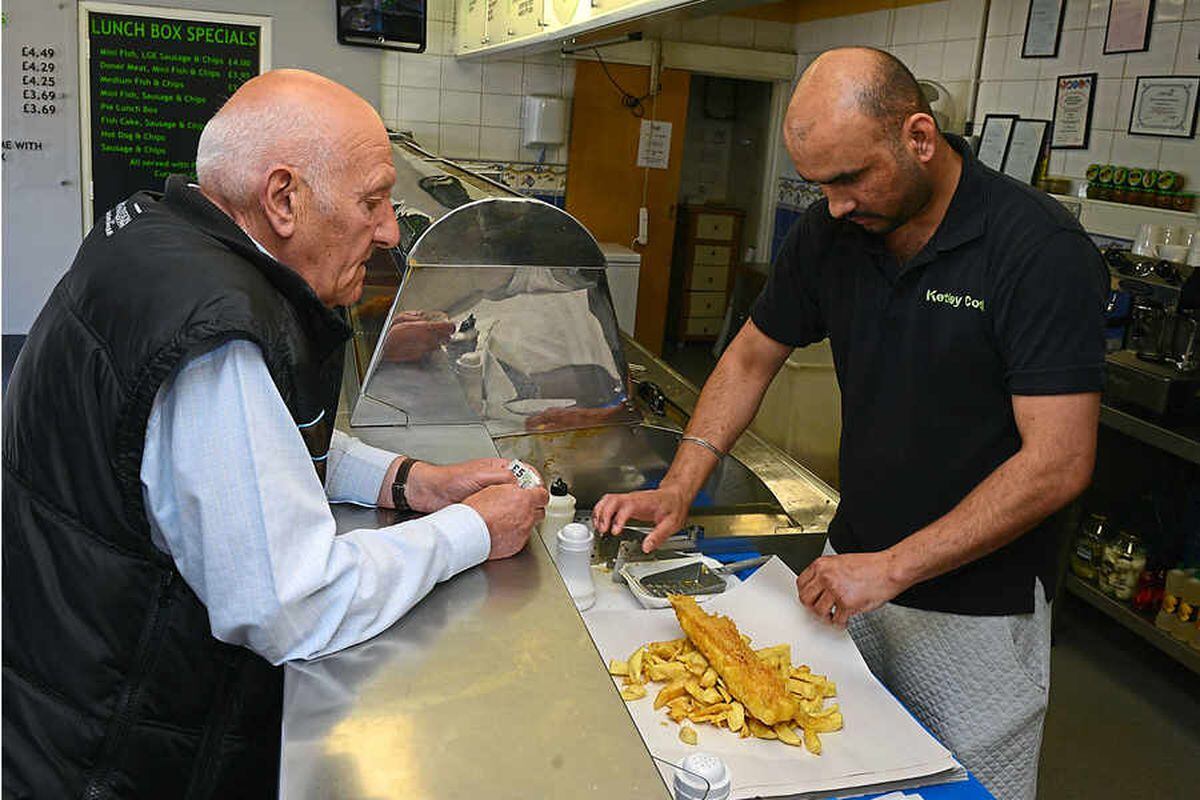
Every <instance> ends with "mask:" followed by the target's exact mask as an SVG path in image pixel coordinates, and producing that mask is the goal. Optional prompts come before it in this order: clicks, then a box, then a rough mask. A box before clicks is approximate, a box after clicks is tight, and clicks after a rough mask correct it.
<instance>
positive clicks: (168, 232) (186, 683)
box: [3, 176, 349, 798]
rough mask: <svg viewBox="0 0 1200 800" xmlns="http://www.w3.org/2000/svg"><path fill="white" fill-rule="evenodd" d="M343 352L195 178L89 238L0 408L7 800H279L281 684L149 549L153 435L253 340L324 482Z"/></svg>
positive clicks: (291, 281)
mask: <svg viewBox="0 0 1200 800" xmlns="http://www.w3.org/2000/svg"><path fill="white" fill-rule="evenodd" d="M348 336H349V328H348V327H347V325H346V324H345V322H344V320H343V318H342V316H341V315H340V313H339V312H338V311H335V310H333V309H330V308H327V307H326V306H324V305H323V304H322V303H321V302H320V301H319V300H318V298H317V297H316V295H315V294H314V293H313V292H312V290H311V289H310V288H309V286H308V285H307V284H306V283H305V282H304V281H303V280H302V279H301V278H300V276H299V275H298V274H297V273H296V272H294V271H293V270H291V269H289V268H288V267H286V266H283V265H281V264H279V263H278V262H276V261H274V260H273V259H271V258H270V257H269V256H267V255H265V254H264V253H262V252H261V251H260V250H259V249H258V248H257V247H256V246H255V244H254V242H253V241H252V240H251V239H250V238H249V237H247V236H246V234H245V233H243V232H242V231H241V230H240V229H239V228H238V227H237V226H236V225H235V224H234V223H233V221H232V220H231V219H230V218H229V217H228V216H226V215H225V214H224V213H222V212H221V211H220V210H219V209H218V208H216V207H215V206H214V205H212V204H211V203H210V202H208V200H207V199H205V198H204V196H203V195H202V194H201V193H200V192H199V191H198V190H197V189H196V188H195V187H193V186H190V185H189V184H188V183H187V181H186V180H185V179H184V178H182V177H179V176H175V177H172V178H170V179H169V180H168V181H167V186H166V191H165V194H162V195H159V194H157V193H149V192H143V193H139V194H136V195H134V196H133V197H131V198H130V199H128V200H126V201H125V202H124V203H122V204H120V205H118V206H117V207H116V208H115V209H113V210H112V211H110V212H108V214H107V215H106V217H105V218H104V220H102V221H101V222H99V223H97V225H96V226H95V227H94V228H93V229H92V231H91V233H90V234H89V235H88V237H87V238H86V239H85V240H84V242H83V245H82V246H81V247H80V250H79V253H78V254H77V255H76V258H75V261H74V263H73V264H72V265H71V268H70V269H69V270H68V272H67V273H66V275H65V276H64V277H63V279H62V280H61V281H60V282H59V283H58V285H57V286H56V287H55V289H54V291H53V293H52V294H51V296H50V299H49V300H48V301H47V303H46V306H45V308H43V309H42V311H41V313H40V314H39V315H38V317H37V320H36V321H35V322H34V324H33V327H32V329H31V330H30V333H29V337H28V339H27V341H26V343H25V345H24V348H23V349H22V351H21V354H20V357H19V358H18V360H17V364H16V366H15V367H14V370H13V373H12V378H11V382H10V384H9V387H8V392H7V395H6V397H5V398H4V414H3V425H4V435H3V470H4V471H3V480H4V485H3V501H4V505H3V521H4V532H3V555H4V563H3V582H4V603H3V625H4V629H3V630H4V657H3V660H4V669H3V682H4V708H3V716H4V731H3V750H4V768H3V772H4V776H3V777H4V795H5V797H38V798H67V797H85V798H107V797H120V798H133V797H139V798H141V797H144V798H208V797H214V798H242V797H274V796H275V794H276V792H277V782H278V764H279V738H280V727H279V726H280V719H281V707H282V688H283V678H282V670H281V669H279V668H276V667H273V666H272V665H271V664H270V663H269V662H267V661H266V660H264V659H262V658H260V657H259V656H257V655H255V654H254V653H252V652H251V651H249V650H247V649H245V648H242V647H236V646H232V645H229V644H225V643H222V642H220V641H218V640H216V639H215V638H214V637H213V636H212V633H211V631H210V627H209V620H208V614H207V611H206V610H205V608H204V606H203V605H202V604H201V603H200V601H199V600H198V599H197V597H196V595H195V594H194V593H193V592H192V590H191V589H190V588H189V587H188V585H187V584H186V583H185V582H184V581H183V579H182V578H181V577H180V575H179V573H178V571H177V570H176V569H175V566H174V563H173V562H172V560H171V559H170V558H169V557H168V556H167V555H166V554H164V553H163V552H161V551H160V550H158V549H157V548H156V547H155V545H154V544H153V543H152V542H151V539H150V527H149V522H148V521H147V518H146V511H145V508H144V505H143V497H142V487H141V482H140V479H139V473H140V469H141V462H142V451H143V446H144V440H145V431H146V423H147V419H148V418H149V414H150V410H151V405H152V403H153V401H154V397H155V393H156V392H157V391H158V389H159V387H160V386H161V385H162V383H163V381H164V380H166V379H167V378H168V377H170V376H171V375H172V373H173V372H174V371H175V370H177V369H178V368H179V367H180V365H181V364H183V363H184V362H186V361H187V360H188V359H190V358H193V357H195V356H197V355H200V354H202V353H205V352H207V351H210V350H212V349H214V348H215V347H218V346H220V345H221V344H223V343H225V342H227V341H230V340H233V339H244V340H249V341H252V342H255V343H256V344H257V345H258V346H259V347H260V348H261V350H262V353H263V357H264V359H265V361H266V364H267V367H268V369H269V371H270V374H271V377H272V379H273V380H274V382H275V385H276V386H277V387H278V389H279V392H280V394H281V395H282V397H283V399H284V401H285V403H286V404H287V407H288V409H289V411H290V412H291V414H292V417H293V419H294V420H295V422H296V424H297V426H303V427H302V433H303V435H304V437H305V441H306V443H307V444H308V447H309V451H310V454H311V455H312V456H313V457H314V463H315V464H317V465H321V466H323V464H324V461H323V460H321V459H322V457H323V455H324V454H325V452H326V451H327V449H328V445H329V439H330V436H331V434H332V422H333V419H334V414H335V411H336V404H337V397H338V386H339V381H340V378H341V367H342V356H343V353H344V345H345V342H346V340H347V338H348ZM318 418H319V422H318V423H317V424H315V425H314V424H311V423H313V422H314V421H315V420H318ZM318 471H319V472H323V470H318Z"/></svg>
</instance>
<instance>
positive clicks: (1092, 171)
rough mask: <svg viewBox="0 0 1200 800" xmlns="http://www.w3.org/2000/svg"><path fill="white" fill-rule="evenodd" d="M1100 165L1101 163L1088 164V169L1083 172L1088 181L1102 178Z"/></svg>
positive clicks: (1093, 181)
mask: <svg viewBox="0 0 1200 800" xmlns="http://www.w3.org/2000/svg"><path fill="white" fill-rule="evenodd" d="M1100 167H1101V165H1100V164H1088V167H1087V171H1086V172H1084V173H1083V177H1085V178H1087V180H1088V183H1095V182H1096V181H1098V180H1100Z"/></svg>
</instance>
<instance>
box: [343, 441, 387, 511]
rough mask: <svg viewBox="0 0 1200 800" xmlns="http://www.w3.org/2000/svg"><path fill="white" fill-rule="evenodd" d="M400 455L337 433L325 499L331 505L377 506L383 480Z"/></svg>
mask: <svg viewBox="0 0 1200 800" xmlns="http://www.w3.org/2000/svg"><path fill="white" fill-rule="evenodd" d="M396 458H397V455H396V454H395V453H393V452H390V451H388V450H382V449H380V448H378V447H372V446H371V445H369V444H366V443H365V442H361V441H359V440H358V439H355V438H354V437H353V436H348V435H346V434H344V433H342V432H341V431H334V433H333V440H332V441H331V442H330V443H329V471H328V473H327V475H326V477H325V496H326V497H327V498H329V501H330V502H332V503H357V504H358V505H363V506H375V505H377V504H378V501H379V490H380V488H381V487H382V486H383V478H384V476H385V475H387V471H388V468H389V467H391V465H392V462H393V461H395V460H396Z"/></svg>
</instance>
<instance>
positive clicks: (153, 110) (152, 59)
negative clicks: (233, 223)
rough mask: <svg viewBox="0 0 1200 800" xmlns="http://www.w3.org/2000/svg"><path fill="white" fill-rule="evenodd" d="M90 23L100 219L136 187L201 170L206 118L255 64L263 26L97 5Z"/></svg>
mask: <svg viewBox="0 0 1200 800" xmlns="http://www.w3.org/2000/svg"><path fill="white" fill-rule="evenodd" d="M87 24H88V37H89V45H90V53H89V55H90V58H89V90H90V92H89V94H90V97H89V109H90V119H91V126H90V129H91V158H92V185H93V202H92V209H93V217H94V219H99V218H100V217H102V216H103V215H104V213H105V211H107V210H108V209H109V208H111V207H112V206H114V205H115V204H116V203H118V202H119V201H121V200H123V199H125V198H126V197H128V196H129V195H130V194H132V193H133V192H135V191H137V190H139V189H154V190H161V189H162V185H163V179H164V178H166V177H167V176H168V175H171V174H174V173H181V174H187V175H190V174H193V173H194V172H195V166H196V161H195V159H196V145H197V143H198V142H199V139H200V132H201V131H202V130H203V128H204V125H205V123H206V122H208V120H209V119H210V118H211V117H212V115H213V114H214V113H216V111H217V109H219V108H220V107H221V105H222V104H223V103H224V102H225V100H226V99H228V97H229V96H230V95H231V94H233V92H234V91H236V90H237V88H238V87H239V86H241V84H243V83H244V82H246V81H247V80H249V79H250V78H251V77H253V76H255V75H257V74H258V72H259V64H260V47H261V29H260V28H258V27H256V26H251V25H233V24H224V23H216V22H200V21H192V20H183V19H158V18H154V17H142V16H127V15H120V14H97V13H93V14H90V15H89V16H88V20H87ZM44 102H45V101H41V100H39V101H38V105H39V107H40V106H41V105H42V104H43V103H44ZM51 113H53V112H51Z"/></svg>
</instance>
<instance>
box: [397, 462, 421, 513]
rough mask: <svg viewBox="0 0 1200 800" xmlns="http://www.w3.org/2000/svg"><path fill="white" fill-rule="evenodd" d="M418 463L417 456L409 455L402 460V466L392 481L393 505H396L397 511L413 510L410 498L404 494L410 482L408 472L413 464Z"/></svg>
mask: <svg viewBox="0 0 1200 800" xmlns="http://www.w3.org/2000/svg"><path fill="white" fill-rule="evenodd" d="M416 463H417V460H416V459H415V458H408V457H407V456H406V457H405V459H404V460H403V461H401V462H400V467H399V468H398V469H397V470H396V479H395V480H393V481H392V505H394V506H395V507H396V511H399V512H404V511H412V510H413V509H412V506H410V505H409V504H408V498H407V497H405V496H404V488H405V486H406V485H407V484H408V473H410V472H412V468H413V466H414V465H415V464H416Z"/></svg>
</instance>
